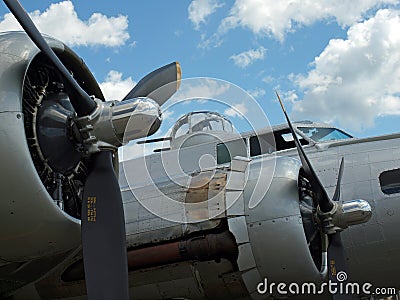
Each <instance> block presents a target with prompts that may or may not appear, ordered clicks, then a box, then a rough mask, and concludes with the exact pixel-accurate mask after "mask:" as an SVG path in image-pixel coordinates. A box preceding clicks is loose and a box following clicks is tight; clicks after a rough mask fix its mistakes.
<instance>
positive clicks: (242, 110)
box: [224, 102, 248, 118]
mask: <svg viewBox="0 0 400 300" xmlns="http://www.w3.org/2000/svg"><path fill="white" fill-rule="evenodd" d="M247 111H248V110H247V107H246V104H245V103H244V102H242V103H239V104H235V105H232V106H231V107H230V108H227V109H226V110H225V111H224V114H225V115H227V116H229V117H240V118H243V116H244V115H246V113H247Z"/></svg>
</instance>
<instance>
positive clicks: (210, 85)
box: [171, 78, 231, 104]
mask: <svg viewBox="0 0 400 300" xmlns="http://www.w3.org/2000/svg"><path fill="white" fill-rule="evenodd" d="M230 87H231V85H230V84H229V83H227V82H225V81H218V80H215V79H209V78H198V79H188V80H184V81H182V82H181V86H180V88H179V90H178V91H177V92H176V93H175V94H174V95H173V96H172V98H171V104H172V103H175V102H180V101H187V102H186V103H189V101H190V100H193V99H194V100H196V101H198V99H205V100H209V99H218V98H219V96H221V95H223V94H225V93H226V92H227V91H228V90H229V89H230Z"/></svg>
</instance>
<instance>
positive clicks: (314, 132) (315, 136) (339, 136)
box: [297, 127, 352, 142]
mask: <svg viewBox="0 0 400 300" xmlns="http://www.w3.org/2000/svg"><path fill="white" fill-rule="evenodd" d="M297 129H298V130H300V131H301V132H302V133H304V134H305V135H306V136H308V137H309V138H310V139H312V140H313V141H315V142H325V141H337V140H344V139H349V138H352V136H351V135H348V134H347V133H345V132H343V131H341V130H339V129H336V128H318V127H297Z"/></svg>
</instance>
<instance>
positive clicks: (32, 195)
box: [0, 33, 400, 299]
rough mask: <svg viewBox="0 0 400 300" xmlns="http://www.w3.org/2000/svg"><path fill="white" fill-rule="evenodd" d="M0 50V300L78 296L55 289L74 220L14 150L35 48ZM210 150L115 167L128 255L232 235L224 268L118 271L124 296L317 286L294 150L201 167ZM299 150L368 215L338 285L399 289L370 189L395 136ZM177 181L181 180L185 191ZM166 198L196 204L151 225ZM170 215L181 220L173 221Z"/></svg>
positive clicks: (396, 146) (393, 230)
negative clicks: (25, 293)
mask: <svg viewBox="0 0 400 300" xmlns="http://www.w3.org/2000/svg"><path fill="white" fill-rule="evenodd" d="M0 41H1V43H0V45H1V47H0V54H1V57H2V59H1V61H0V76H1V78H2V80H0V91H1V93H0V122H1V124H2V125H1V131H0V147H1V148H0V150H1V151H0V155H1V156H0V158H1V162H2V164H1V174H2V175H1V176H2V180H1V182H0V188H1V190H2V197H1V201H0V282H1V283H2V286H1V289H0V297H1V296H4V295H9V294H12V293H13V292H14V291H16V290H18V289H19V288H21V287H23V286H24V285H26V284H29V283H31V282H36V283H35V285H33V290H34V292H35V293H36V294H38V295H40V296H41V297H42V298H43V299H51V298H55V297H58V298H59V297H63V298H68V297H78V296H82V295H84V293H85V290H84V286H83V281H82V280H80V281H79V280H77V281H74V282H69V283H67V284H65V283H63V282H60V279H59V278H60V275H61V274H62V273H63V272H64V270H65V269H66V268H67V267H68V266H69V265H70V264H72V263H73V262H75V261H77V260H79V259H80V253H79V247H80V221H79V220H77V219H75V218H73V217H71V216H69V215H68V214H66V213H64V212H63V211H62V210H61V209H60V208H59V207H58V206H57V205H56V204H55V202H54V201H53V199H52V198H51V197H50V195H48V193H47V191H46V189H45V187H44V186H43V184H42V182H41V180H40V178H39V175H38V174H36V170H35V167H34V165H33V162H32V159H31V157H30V153H29V149H28V147H27V144H26V138H25V132H24V125H23V115H22V108H21V106H22V104H21V97H22V86H23V80H24V76H25V72H26V70H27V68H28V66H29V63H30V62H31V60H32V59H33V57H34V56H35V55H37V53H38V50H37V49H36V48H35V47H34V46H33V44H32V43H31V42H30V41H29V39H28V38H27V37H26V36H25V35H23V34H20V33H18V34H15V35H11V36H10V35H9V36H3V37H1V36H0ZM48 41H49V42H50V45H51V47H52V48H53V49H56V50H57V49H58V51H59V52H62V51H63V50H64V45H63V44H62V43H60V42H58V41H56V40H53V39H49V40H48ZM89 77H90V76H89ZM90 78H91V77H90ZM90 78H89V79H90ZM89 79H88V81H90V80H89ZM93 94H94V93H93ZM99 98H101V96H99ZM217 143H218V142H206V143H203V144H199V145H196V144H194V145H191V146H190V147H187V148H182V149H178V150H171V151H165V152H161V153H157V154H153V155H150V156H147V157H145V158H139V159H135V160H131V161H127V162H123V163H122V164H121V165H120V170H121V171H120V186H121V191H122V195H123V199H124V209H125V216H126V232H127V243H128V245H127V247H128V248H129V249H131V248H132V249H135V247H136V248H137V247H139V248H140V247H149V249H150V248H151V247H153V246H154V245H158V244H163V243H167V241H170V240H172V241H179V240H180V239H186V238H189V237H192V236H196V235H198V236H200V235H205V234H207V233H208V232H212V233H218V232H219V230H221V228H222V229H224V230H226V231H229V232H230V233H232V234H233V236H234V239H235V242H236V244H237V251H238V256H237V258H236V259H234V260H232V259H226V258H222V259H220V260H214V259H211V260H200V261H198V260H196V259H193V258H191V259H189V260H187V261H182V262H177V263H173V264H166V265H159V266H151V267H148V268H147V267H146V268H143V269H134V270H132V272H131V273H130V279H131V280H132V282H131V294H132V295H133V297H134V298H138V299H151V298H156V299H160V298H174V297H186V298H192V299H203V298H213V297H216V296H215V295H216V294H213V293H215V291H214V290H215V289H214V288H213V287H215V286H218V287H219V292H218V293H219V294H218V297H219V298H220V299H222V298H229V297H230V298H238V299H243V298H248V299H249V298H253V299H258V298H257V297H259V296H260V295H258V294H257V291H256V286H257V284H258V283H260V282H261V281H262V280H263V279H264V278H266V277H267V278H268V279H269V280H270V281H271V282H280V281H282V282H291V281H313V282H320V281H321V280H323V278H322V277H321V274H320V273H319V271H320V270H319V267H318V266H316V265H315V264H314V262H313V260H312V258H311V255H310V253H309V250H308V247H307V242H306V239H305V235H304V230H303V225H302V221H301V215H300V209H299V203H298V197H299V196H298V187H297V180H298V173H299V169H300V162H299V161H298V159H297V152H296V150H295V149H289V150H284V151H279V152H277V153H275V154H276V155H277V156H278V157H275V155H271V154H268V155H260V156H256V157H251V161H246V160H240V159H239V160H238V161H236V160H233V161H232V162H231V163H228V164H224V165H217V166H213V167H211V168H209V169H207V168H205V169H204V168H203V169H201V168H200V167H199V161H200V159H201V158H202V157H204V155H210V156H211V157H213V158H214V160H215V161H216V160H217V159H216V155H217V154H216V146H217ZM305 150H306V152H307V154H308V155H309V157H310V160H311V163H312V164H313V167H314V169H315V170H317V174H318V176H319V177H320V179H321V181H322V183H323V185H324V186H325V187H326V189H327V190H328V193H329V194H330V195H332V194H333V191H334V189H335V185H336V178H337V173H338V168H339V162H340V159H341V158H342V157H344V158H345V169H344V176H343V180H342V183H341V190H342V194H341V201H345V200H353V199H364V200H367V201H368V202H369V203H370V205H371V207H372V208H373V216H372V218H371V220H370V221H369V222H367V223H365V224H362V225H356V226H353V227H350V228H348V229H346V230H344V232H343V234H342V238H343V243H344V246H345V248H346V253H347V257H348V262H349V273H350V276H351V277H350V279H351V280H354V281H360V282H370V283H372V284H373V285H374V286H377V287H378V286H390V287H397V288H400V283H399V279H398V276H397V275H398V272H399V267H398V266H399V265H400V233H399V231H398V227H399V225H400V217H399V214H400V194H399V193H395V194H391V195H387V194H384V193H383V192H382V189H381V187H380V182H379V176H380V174H381V173H382V172H384V171H387V170H393V169H397V168H400V135H390V136H382V137H375V138H367V139H350V140H344V141H338V142H329V143H321V144H311V145H309V146H306V147H305ZM243 164H244V166H243ZM237 165H239V167H238V166H237ZM210 172H211V173H212V174H213V176H214V177H215V174H217V175H218V176H217V179H216V181H215V182H214V181H212V180H211V181H209V182H211V183H213V184H211V183H208V185H207V191H206V192H204V190H201V189H200V190H196V188H198V187H201V186H202V185H201V184H200V185H195V184H198V182H200V183H201V182H202V180H203V177H202V176H203V175H204V174H208V173H210ZM146 174H150V176H147V175H146ZM206 177H207V176H206ZM214 177H213V178H214ZM149 178H150V179H152V180H153V181H152V182H149V181H148V180H146V179H149ZM181 182H189V189H188V188H182V186H184V185H181V184H180V183H181ZM214 183H215V184H214ZM192 185H193V186H192ZM221 186H222V188H220V187H221ZM190 187H193V189H192V190H191V188H190ZM199 195H200V196H199ZM210 195H214V196H215V195H216V197H215V202H212V201H211V202H208V200H209V197H210ZM166 198H171V199H174V200H176V201H177V202H182V203H193V202H203V201H206V202H207V205H206V206H201V205H200V206H199V207H196V206H194V208H189V209H188V208H187V207H184V208H182V207H181V206H179V205H178V206H175V204H174V203H171V204H168V203H167V204H165V207H163V209H162V211H161V214H164V215H162V217H160V215H159V214H158V215H157V213H155V212H154V211H151V210H152V209H151V205H150V204H149V205H150V206H149V205H148V203H146V200H148V201H147V202H151V201H150V200H154V199H158V200H159V201H163V200H165V199H166ZM194 199H200V201H198V200H194ZM156 204H157V203H156ZM218 210H220V211H218ZM182 214H183V216H185V218H186V219H185V220H186V222H181V223H180V222H177V221H176V220H177V219H178V220H182V219H179V218H182ZM51 270H53V271H52V272H50V271H51ZM49 272H50V273H49ZM39 279H41V280H40V281H38V280H39ZM82 297H84V296H82ZM74 299H77V298H74Z"/></svg>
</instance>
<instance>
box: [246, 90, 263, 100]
mask: <svg viewBox="0 0 400 300" xmlns="http://www.w3.org/2000/svg"><path fill="white" fill-rule="evenodd" d="M247 92H248V93H249V94H250V95H251V96H252V97H254V98H258V97H263V96H265V94H266V92H265V90H264V89H262V88H259V87H257V88H255V89H254V90H249V91H247Z"/></svg>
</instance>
